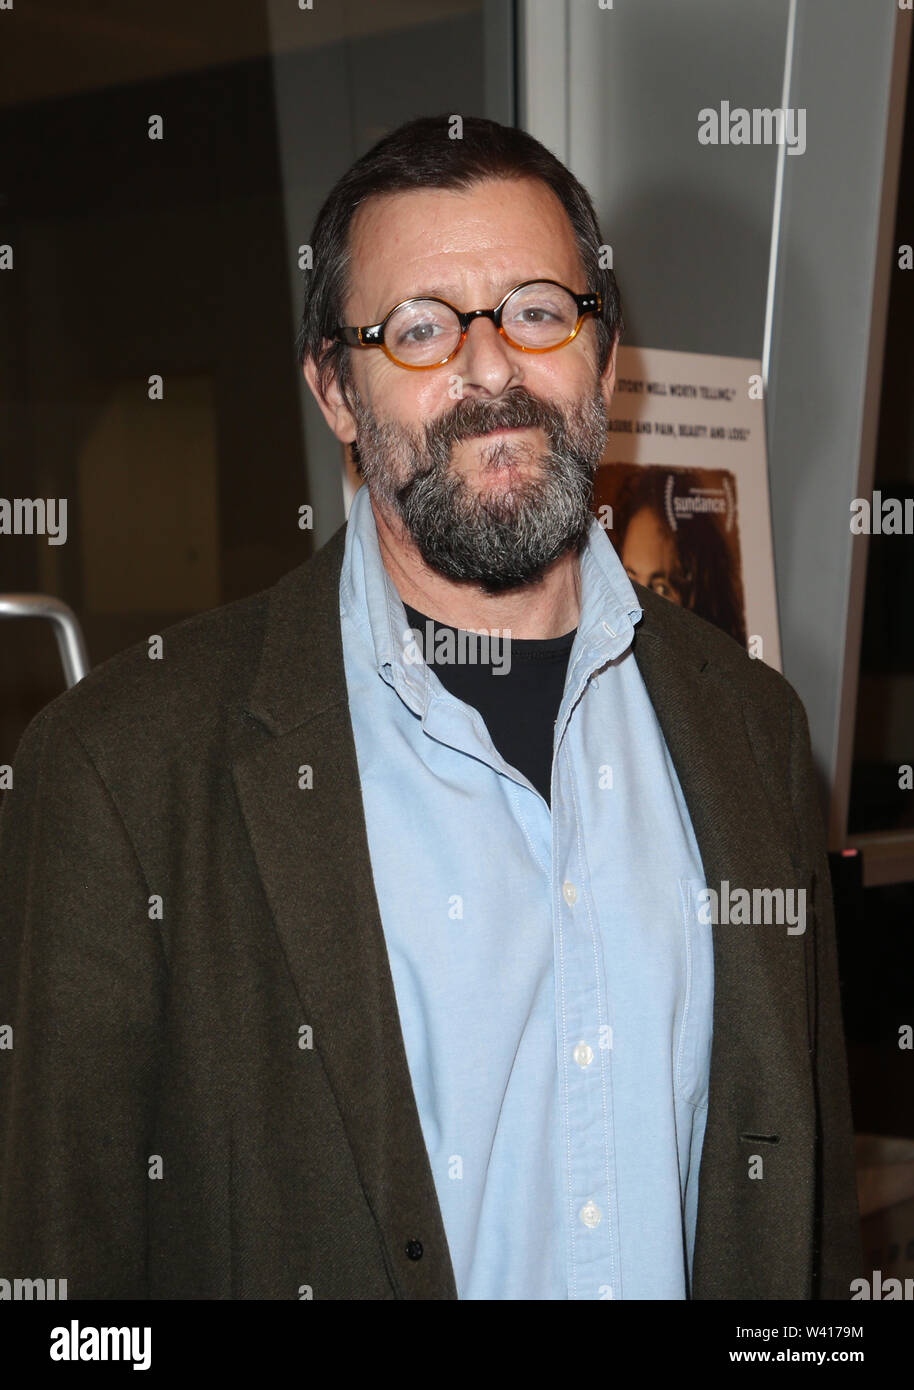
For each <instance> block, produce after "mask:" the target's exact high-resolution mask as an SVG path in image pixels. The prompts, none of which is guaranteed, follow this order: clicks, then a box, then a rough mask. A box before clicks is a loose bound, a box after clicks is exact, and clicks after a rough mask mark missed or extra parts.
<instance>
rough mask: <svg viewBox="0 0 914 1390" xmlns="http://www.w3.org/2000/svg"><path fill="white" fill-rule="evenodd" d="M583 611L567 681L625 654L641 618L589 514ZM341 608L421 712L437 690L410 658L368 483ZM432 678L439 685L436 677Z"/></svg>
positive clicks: (352, 516) (358, 497)
mask: <svg viewBox="0 0 914 1390" xmlns="http://www.w3.org/2000/svg"><path fill="white" fill-rule="evenodd" d="M580 572H581V610H580V616H579V619H578V629H577V635H576V637H575V642H574V646H573V647H572V651H571V657H570V659H569V664H568V682H569V683H570V682H572V681H573V680H578V679H580V678H585V679H586V677H587V675H589V674H590V672H591V671H593V670H594V669H596V668H597V667H599V666H602V665H605V663H606V662H607V661H611V660H614V659H615V658H617V657H619V656H621V655H622V653H623V652H625V651H626V650H627V649H628V647H630V646H631V642H632V638H633V636H634V625H635V623H636V622H638V621H639V620H640V619H641V616H642V609H641V607H640V605H639V603H638V599H637V596H636V594H635V591H634V588H633V587H632V583H631V580H630V579H629V577H628V575H627V574H626V573H625V570H624V569H623V567H622V562H621V560H620V559H619V557H618V555H617V554H616V552H615V550H614V549H613V546H612V544H611V542H610V540H609V537H608V536H607V534H606V532H605V531H604V529H603V527H602V526H601V525H600V523H599V522H598V521H597V520H596V518H595V517H593V518H591V522H590V526H589V528H588V531H587V538H586V541H585V544H584V546H583V548H582V550H581V555H580ZM340 612H341V614H345V615H347V616H348V617H349V618H350V619H351V620H352V622H353V623H354V624H355V626H356V628H357V629H358V631H359V633H360V635H361V637H362V639H363V641H364V642H365V644H366V645H367V647H368V650H369V651H370V653H371V656H372V660H373V663H374V665H375V667H376V669H377V671H378V673H379V675H381V676H382V677H383V678H384V680H386V681H387V682H388V683H389V684H391V685H393V686H394V687H395V688H396V689H397V691H398V692H399V693H400V695H401V696H402V697H403V698H404V699H405V700H406V701H407V703H408V704H410V705H411V707H413V708H414V709H416V711H417V712H420V713H424V712H425V710H426V708H427V705H428V702H429V699H430V698H432V696H433V694H434V692H433V691H432V690H431V688H430V679H431V672H430V670H429V668H428V667H427V666H426V665H425V664H424V663H421V662H418V663H417V662H416V661H415V659H412V660H411V659H409V653H410V651H413V652H414V650H415V648H414V647H413V646H412V645H411V642H410V637H409V632H408V628H409V624H408V621H407V617H406V610H405V609H404V607H403V602H402V600H401V598H400V596H399V594H398V593H397V591H396V589H395V587H394V585H393V582H392V580H391V578H390V576H389V574H388V573H387V570H386V569H385V567H384V562H383V560H382V559H381V548H380V545H379V543H378V530H377V525H376V523H375V519H374V512H373V511H372V509H371V502H370V498H369V495H368V488H367V487H366V486H364V485H363V486H362V487H360V488H359V489H358V491H357V492H356V494H355V496H354V498H353V499H352V505H351V507H350V510H349V520H348V524H347V527H346V545H345V550H344V554H343V567H342V572H341V576H340ZM435 685H436V686H437V685H438V682H437V679H436V680H435Z"/></svg>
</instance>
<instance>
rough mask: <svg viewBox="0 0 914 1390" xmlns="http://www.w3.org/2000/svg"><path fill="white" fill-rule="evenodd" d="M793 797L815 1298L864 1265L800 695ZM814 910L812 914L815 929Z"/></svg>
mask: <svg viewBox="0 0 914 1390" xmlns="http://www.w3.org/2000/svg"><path fill="white" fill-rule="evenodd" d="M790 767H791V798H792V801H793V808H794V814H795V816H796V821H797V827H798V831H799V834H800V836H801V837H802V841H803V852H804V863H806V864H807V866H808V867H809V868H810V869H811V870H812V873H813V875H814V878H813V885H814V887H813V912H812V914H811V921H812V936H811V939H808V940H807V942H806V949H807V961H808V977H807V989H808V990H809V999H810V1014H811V1019H812V1030H813V1031H812V1038H813V1057H812V1064H813V1084H814V1087H815V1094H816V1107H817V1120H818V1141H819V1143H818V1156H817V1201H816V1231H815V1245H814V1250H813V1297H814V1298H819V1299H849V1298H850V1296H851V1288H850V1285H851V1280H852V1279H854V1278H856V1277H857V1276H859V1275H860V1273H861V1272H862V1268H863V1247H862V1239H861V1231H860V1217H859V1211H858V1206H857V1179H856V1168H855V1161H854V1127H853V1118H852V1114H851V1104H850V1090H849V1086H848V1074H847V1054H846V1051H845V1042H844V1026H843V1023H842V1019H841V995H840V990H839V984H838V956H837V948H836V944H835V915H834V904H833V901H832V891H831V875H830V872H829V867H828V854H827V842H826V838H825V829H824V825H823V821H822V813H821V808H820V803H819V798H818V792H817V787H816V778H815V771H814V767H813V759H812V749H811V746H810V738H809V721H808V719H807V716H806V710H805V709H804V707H803V704H802V702H801V701H800V699H799V698H798V697H797V696H796V695H795V694H794V699H793V700H792V701H791V758H790ZM809 922H810V916H809V914H807V931H808V930H809Z"/></svg>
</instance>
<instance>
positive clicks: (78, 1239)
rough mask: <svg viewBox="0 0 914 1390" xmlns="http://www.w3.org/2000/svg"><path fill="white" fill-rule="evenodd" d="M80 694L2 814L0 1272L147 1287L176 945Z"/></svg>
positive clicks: (43, 726)
mask: <svg viewBox="0 0 914 1390" xmlns="http://www.w3.org/2000/svg"><path fill="white" fill-rule="evenodd" d="M67 698H68V697H67V695H64V696H61V697H59V698H58V700H55V701H54V702H53V703H52V704H51V705H49V706H47V707H46V708H45V709H44V710H42V711H41V713H40V714H39V715H37V716H36V718H35V719H33V720H32V722H31V724H30V725H29V727H28V728H27V729H26V731H25V734H24V735H23V737H22V740H21V742H20V745H19V748H18V750H17V754H16V760H15V763H14V767H13V785H12V787H11V789H10V790H8V791H7V792H6V793H5V796H4V801H3V807H2V814H0V1027H2V1025H4V1024H6V1025H10V1026H11V1027H12V1038H11V1043H12V1045H11V1046H10V1045H9V1042H10V1039H9V1034H8V1032H7V1034H6V1039H7V1045H6V1046H0V1275H2V1277H4V1278H7V1279H13V1278H24V1279H26V1278H31V1279H35V1278H43V1279H57V1280H59V1279H66V1280H67V1297H69V1298H70V1299H74V1298H91V1299H102V1298H145V1297H147V1296H148V1293H147V1223H146V1203H147V1191H148V1188H147V1184H148V1181H149V1179H148V1176H147V1175H148V1172H149V1154H150V1146H151V1144H152V1132H153V1125H154V1111H155V1096H156V1082H157V1075H158V1072H159V1066H160V1060H161V1059H160V1047H161V1038H162V1033H163V1030H162V1020H163V1010H164V997H165V980H166V970H165V957H164V950H163V945H162V942H161V940H160V938H159V936H158V927H157V924H156V922H154V921H153V922H150V920H149V918H148V889H147V886H146V883H145V881H144V876H143V873H142V871H141V868H140V864H139V862H138V859H137V855H136V853H135V850H134V847H133V845H132V843H131V840H130V838H129V836H128V834H127V831H126V829H125V826H124V823H123V821H122V819H121V817H120V815H119V814H118V811H117V809H116V807H115V805H114V803H113V801H112V799H111V796H110V794H109V792H108V790H107V788H106V787H105V785H104V783H103V781H102V779H101V778H100V776H99V774H98V772H97V770H96V768H95V766H94V764H93V762H92V760H91V758H90V757H89V755H88V753H87V752H86V750H85V748H84V747H83V745H82V743H81V741H80V739H79V738H78V736H77V735H76V733H75V731H74V730H73V729H72V728H71V727H70V723H69V721H68V719H67V717H66V714H65V712H64V710H63V709H62V706H65V705H66V703H67Z"/></svg>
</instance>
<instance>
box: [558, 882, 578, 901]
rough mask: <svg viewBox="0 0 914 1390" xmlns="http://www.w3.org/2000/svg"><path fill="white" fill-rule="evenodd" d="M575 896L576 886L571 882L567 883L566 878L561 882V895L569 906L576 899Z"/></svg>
mask: <svg viewBox="0 0 914 1390" xmlns="http://www.w3.org/2000/svg"><path fill="white" fill-rule="evenodd" d="M577 896H578V890H577V888H575V886H574V884H573V883H569V882H568V880H567V878H566V880H565V882H564V883H563V884H562V897H563V898H564V899H565V901H566V903H568V905H569V907H570V906H571V904H572V903H574V902H575V901H576V899H577Z"/></svg>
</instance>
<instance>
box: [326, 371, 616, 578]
mask: <svg viewBox="0 0 914 1390" xmlns="http://www.w3.org/2000/svg"><path fill="white" fill-rule="evenodd" d="M351 394H352V397H353V412H354V414H355V419H356V427H357V431H358V448H359V457H360V462H361V468H362V475H363V477H364V480H365V483H366V485H367V487H368V490H369V492H370V493H371V495H372V497H374V498H375V499H377V500H379V501H380V502H381V503H383V504H386V506H387V507H388V508H389V509H390V510H391V511H392V512H393V513H394V514H395V515H396V516H397V517H399V518H400V520H401V521H402V523H403V525H404V527H405V529H406V531H407V534H408V535H409V536H410V538H411V540H412V541H413V543H414V544H415V546H416V548H417V549H418V551H419V553H420V555H421V556H422V558H423V560H424V561H425V563H426V564H427V565H428V566H429V567H430V568H431V569H434V570H436V571H437V572H438V573H439V574H442V575H444V576H445V577H446V578H448V579H452V580H460V581H465V582H470V583H475V584H478V585H479V586H480V587H481V588H482V589H483V590H484V591H486V592H487V593H501V592H503V591H504V590H506V589H514V588H518V587H519V586H520V585H523V584H531V583H535V582H536V581H537V580H538V579H540V578H541V577H542V574H543V571H544V570H545V569H546V567H547V566H548V565H550V564H551V563H552V562H553V561H554V560H557V559H558V558H559V556H561V555H564V554H565V553H566V552H567V551H569V550H572V549H574V550H576V551H580V549H581V547H582V546H583V544H584V541H585V539H586V536H587V530H588V527H589V525H590V521H591V515H592V514H591V502H592V500H593V484H594V476H595V473H596V468H597V465H598V463H599V462H600V458H601V456H602V453H603V449H604V446H605V443H606V435H607V423H606V411H605V408H604V405H603V398H602V396H601V395H600V393H599V391H596V392H595V394H594V395H593V396H592V397H591V398H589V399H587V400H585V401H583V402H581V403H576V404H575V405H574V406H573V407H571V408H570V409H569V410H568V412H567V414H565V413H563V412H562V411H561V410H559V408H558V407H557V406H555V405H552V404H551V403H549V402H547V401H543V400H541V399H540V398H539V397H536V396H532V395H530V393H529V392H527V391H526V390H524V389H523V388H521V387H517V388H515V389H514V390H512V391H510V392H509V393H508V394H507V395H506V396H504V397H502V398H501V399H500V400H498V401H495V402H486V401H481V400H478V399H476V398H464V399H461V400H458V401H457V403H456V405H455V406H454V409H453V410H450V411H448V412H446V414H444V415H442V416H439V417H438V418H437V419H435V420H433V421H430V422H429V424H427V425H426V426H425V429H424V431H423V432H422V433H421V434H416V433H414V432H413V431H412V430H410V429H408V428H406V427H404V426H400V425H396V424H393V423H391V422H385V423H381V422H379V421H378V420H377V418H376V417H375V416H374V415H373V413H372V412H371V410H370V409H369V408H368V406H366V404H365V403H364V402H363V401H362V400H361V397H360V396H359V395H358V392H357V391H355V390H354V389H353V390H352V391H351ZM499 427H502V428H512V427H539V428H541V429H543V430H544V432H545V434H546V438H547V440H548V442H549V448H548V449H547V451H546V452H545V453H543V454H540V455H539V462H540V468H539V475H538V476H535V477H530V478H525V479H523V480H522V481H519V482H518V483H517V485H516V486H514V487H511V488H510V489H509V490H504V491H501V492H500V493H498V494H497V495H495V494H493V495H492V496H489V497H483V496H479V495H477V494H476V493H474V492H473V491H472V489H471V488H470V487H469V486H468V484H467V483H466V481H465V480H464V478H463V477H461V476H460V474H458V473H455V472H454V471H453V470H452V469H451V465H450V460H451V452H452V448H453V445H454V444H455V443H458V442H460V441H461V440H463V439H468V438H472V437H474V436H477V435H481V434H485V433H487V432H489V431H492V430H494V429H497V428H499ZM518 457H523V459H525V460H528V459H529V458H530V457H531V455H530V445H529V443H527V442H526V441H519V440H518V441H515V440H512V439H504V438H502V439H499V440H497V441H493V442H492V443H491V444H490V445H489V446H488V448H487V449H486V451H485V454H484V461H483V467H484V469H486V470H488V469H496V468H497V467H498V466H499V465H501V466H502V467H504V464H505V461H507V460H510V459H512V458H513V459H517V458H518Z"/></svg>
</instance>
